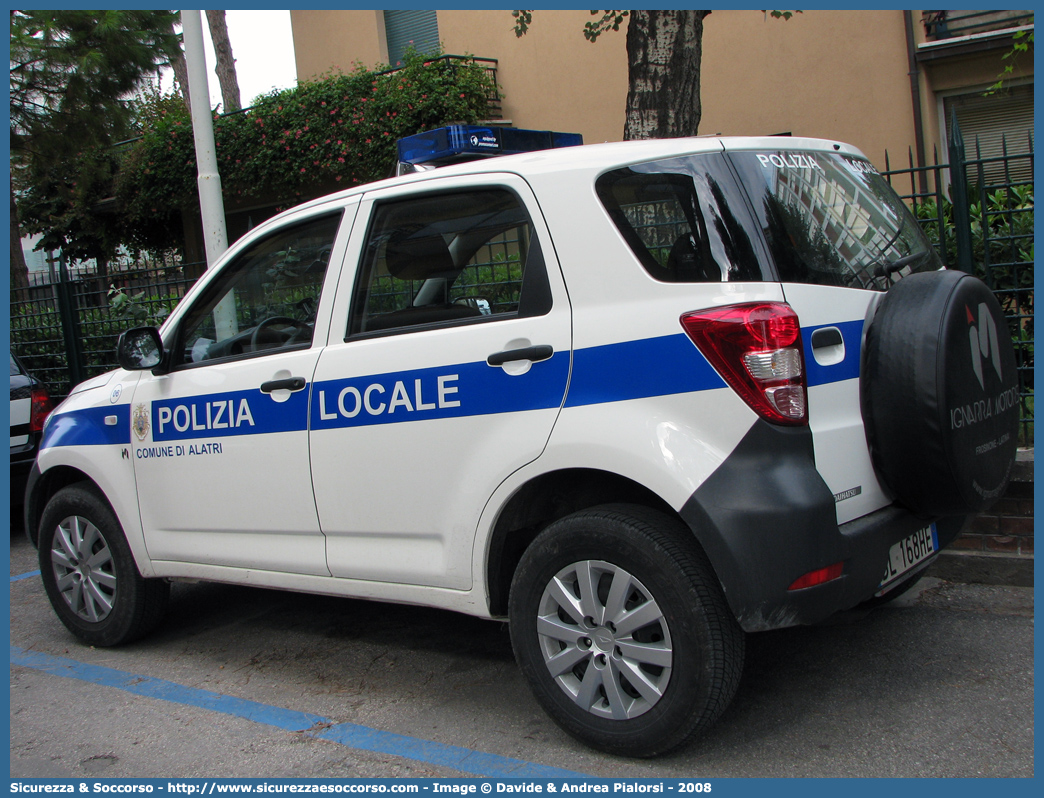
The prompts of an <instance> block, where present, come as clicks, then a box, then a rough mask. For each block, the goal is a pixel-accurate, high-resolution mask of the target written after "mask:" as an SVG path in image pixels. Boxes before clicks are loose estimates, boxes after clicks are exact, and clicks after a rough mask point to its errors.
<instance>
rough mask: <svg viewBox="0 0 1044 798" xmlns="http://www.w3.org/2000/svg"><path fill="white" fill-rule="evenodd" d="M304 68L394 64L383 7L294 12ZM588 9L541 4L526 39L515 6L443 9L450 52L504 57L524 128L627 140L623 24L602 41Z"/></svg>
mask: <svg viewBox="0 0 1044 798" xmlns="http://www.w3.org/2000/svg"><path fill="white" fill-rule="evenodd" d="M290 19H291V24H292V27H293V34H294V50H295V55H296V61H297V75H298V78H299V79H300V80H302V81H304V80H308V79H310V78H316V77H319V76H321V75H323V74H324V73H326V72H329V71H330V70H335V71H336V70H340V71H343V72H348V71H350V70H351V68H352V65H353V64H354V63H356V62H359V63H362V64H363V65H364V66H366V67H371V68H372V67H374V66H376V65H377V64H383V63H387V61H388V45H387V41H386V39H385V36H384V17H383V12H381V11H291V12H290ZM589 19H590V15H589V14H588V13H587V12H586V11H536V12H534V14H533V25H532V26H531V27H530V29H529V32H528V33H527V34H526V35H525V36H523V37H522V38H518V37H516V36H515V33H514V18H513V17H512V16H511V12H510V11H507V10H497V11H439V12H438V25H439V38H440V39H441V41H442V44H443V48H444V50H445V52H447V53H451V54H453V55H473V56H477V57H482V58H496V59H497V60H498V62H499V64H498V70H499V72H498V82H499V83H500V87H501V93H502V95H503V103H502V108H503V115H504V118H505V120H509V121H510V122H511V124H513V125H515V126H517V127H523V128H531V129H535V130H558V131H563V132H567V133H582V134H583V136H584V141H585V142H587V143H589V144H590V143H594V142H599V141H619V140H620V139H621V138H622V136H623V112H624V104H625V103H626V100H627V55H626V50H625V36H624V32H623V31H622V30H621V31H619V32H616V33H610V34H606V35H604V36H602V37H601V38H600V39H599V41H597V42H595V43H591V42H588V41H587V40H586V39H585V38H584V35H583V30H584V23H585V22H587V21H588V20H589Z"/></svg>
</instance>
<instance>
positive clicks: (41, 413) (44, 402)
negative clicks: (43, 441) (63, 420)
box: [29, 385, 54, 432]
mask: <svg viewBox="0 0 1044 798" xmlns="http://www.w3.org/2000/svg"><path fill="white" fill-rule="evenodd" d="M52 410H54V403H53V402H52V401H51V397H50V396H49V395H48V393H47V389H46V388H44V387H43V386H42V385H37V386H35V387H34V388H33V402H32V410H31V411H30V414H29V429H30V431H32V432H42V431H43V426H44V421H46V420H47V416H48V415H50V413H51V411H52Z"/></svg>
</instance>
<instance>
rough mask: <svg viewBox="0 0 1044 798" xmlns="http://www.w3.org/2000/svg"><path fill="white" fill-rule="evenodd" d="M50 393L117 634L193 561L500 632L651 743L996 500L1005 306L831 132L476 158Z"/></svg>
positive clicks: (910, 571)
mask: <svg viewBox="0 0 1044 798" xmlns="http://www.w3.org/2000/svg"><path fill="white" fill-rule="evenodd" d="M119 355H120V363H121V366H122V367H121V368H120V369H118V370H116V371H113V372H111V373H109V374H105V375H103V376H101V377H98V378H96V379H92V380H89V381H88V382H86V383H84V384H82V385H80V386H79V387H78V388H77V389H76V390H75V392H74V393H73V394H72V395H71V396H69V398H68V399H67V400H66V401H65V402H64V403H63V404H62V405H61V406H60V407H59V408H58V409H57V410H55V412H54V413H53V414H52V415H51V416H50V419H49V421H48V424H47V427H46V430H45V433H44V438H43V441H42V445H41V451H40V454H39V458H38V460H37V464H36V467H35V469H34V472H33V473H32V475H31V477H30V484H29V487H28V491H27V501H26V514H27V522H26V528H27V529H28V530H29V531H30V535H31V537H32V538H33V540H34V542H35V543H36V544H37V545H38V548H39V551H40V562H41V568H42V573H43V581H44V585H45V586H46V590H47V593H48V596H49V597H50V600H51V602H52V604H53V605H54V609H55V611H56V613H57V614H58V617H59V618H60V619H61V621H62V622H63V623H64V624H65V625H66V626H67V627H68V628H69V629H70V630H71V631H72V632H73V633H74V634H76V635H77V636H78V637H80V638H81V639H83V640H84V641H86V642H88V643H91V644H93V645H115V644H118V643H122V642H125V641H128V640H131V639H134V638H136V637H139V636H141V635H143V634H144V633H146V632H147V631H149V629H150V628H152V627H153V626H154V625H155V624H156V623H157V622H158V621H159V620H160V618H161V616H162V614H163V612H164V609H165V604H166V600H167V596H168V591H169V582H170V580H173V579H180V578H187V579H202V580H212V581H216V582H228V583H236V584H248V585H258V586H264V587H270V588H280V589H287V590H298V591H307V592H311V593H323V594H329V595H338V596H352V597H356V598H369V599H375V600H379V601H393V602H402V603H407V604H420V605H428V606H433V607H441V608H446V609H451V610H457V611H460V612H464V613H469V614H472V615H477V616H481V617H488V618H505V619H507V620H508V621H509V622H510V628H511V638H512V642H513V644H514V648H515V651H516V654H517V658H518V662H519V664H520V667H521V668H522V670H523V672H524V673H525V675H526V678H527V679H528V680H529V682H530V683H531V685H532V688H533V691H534V693H535V694H536V697H537V698H538V699H539V701H540V703H541V704H542V705H543V706H544V707H545V709H546V710H547V711H548V712H549V713H550V715H551V716H552V717H553V718H554V719H555V721H556V722H557V723H559V724H560V725H561V726H562V727H563V728H564V729H565V730H566V731H568V732H569V733H570V734H573V735H575V736H576V737H578V738H580V739H581V740H583V741H585V742H587V743H588V744H590V745H593V746H595V747H598V748H601V749H604V750H607V751H610V752H615V753H619V754H626V755H635V756H650V755H655V754H658V753H662V752H665V751H668V750H671V749H673V748H675V747H677V746H680V745H682V744H683V743H685V742H686V741H688V740H690V739H692V738H693V737H694V736H695V735H697V734H698V733H700V732H701V731H703V730H705V729H706V728H707V727H708V726H709V725H710V724H712V723H713V722H714V720H715V719H716V718H717V717H718V716H719V715H720V714H721V713H722V712H723V711H724V709H725V708H726V707H727V705H728V704H729V701H730V700H731V698H732V696H733V694H734V693H735V691H736V688H737V684H738V682H739V678H740V672H741V669H742V664H743V656H744V639H745V632H752V631H757V630H765V629H775V628H780V627H785V626H790V625H794V624H804V623H813V622H816V621H819V620H821V619H823V618H825V617H827V616H828V615H830V614H831V613H834V612H836V611H839V610H844V609H846V608H850V607H853V606H855V605H857V604H861V603H864V602H867V601H881V600H886V599H888V598H890V597H892V596H894V595H897V594H898V593H899V592H901V591H902V590H903V589H904V588H905V587H906V586H908V585H909V584H910V583H911V582H912V581H913V580H914V579H916V578H917V576H918V575H919V570H920V569H923V568H924V567H925V565H926V564H927V563H928V562H929V561H930V560H931V558H932V557H933V556H934V555H935V554H936V552H938V551H939V549H940V548H941V547H943V546H945V545H946V544H947V543H948V542H950V541H951V540H952V539H953V538H954V537H955V536H956V534H957V532H958V530H959V528H960V526H961V523H962V520H963V517H964V516H965V515H967V514H969V513H972V512H975V511H978V510H980V509H982V508H984V507H985V506H986V505H988V504H989V503H990V502H991V501H992V500H993V499H995V498H996V497H998V496H999V495H1000V494H1001V492H1002V491H1003V490H1004V487H1005V484H1006V482H1007V479H1008V476H1009V472H1010V470H1011V467H1012V463H1013V461H1014V454H1015V447H1016V436H1015V429H1016V422H1017V416H1018V396H1017V393H1018V391H1017V387H1016V379H1015V362H1014V355H1013V350H1012V347H1011V342H1010V340H1009V338H1008V334H1007V328H1006V325H1005V320H1004V315H1003V312H1002V309H1001V307H1000V306H999V305H998V303H997V301H996V300H995V299H994V296H993V294H992V293H991V292H990V291H989V290H987V288H986V287H985V286H984V285H983V284H982V283H981V282H979V281H978V280H976V279H975V278H973V277H970V276H968V275H965V274H963V273H960V272H952V271H945V270H940V263H939V261H938V260H937V256H936V254H935V253H934V251H933V250H932V247H931V246H930V244H929V242H928V241H927V240H926V239H925V237H924V235H923V234H922V233H921V231H920V230H919V228H918V226H917V224H916V223H915V221H914V219H913V218H912V216H911V215H910V213H909V212H908V211H907V209H906V208H905V207H904V206H903V204H902V202H901V201H900V200H899V199H898V198H897V196H896V195H895V194H894V193H893V191H892V190H891V189H890V188H889V187H888V185H887V183H886V182H885V180H884V179H883V178H882V177H881V176H880V175H879V174H878V173H877V171H876V170H875V169H874V167H873V166H872V165H871V164H870V163H869V162H868V161H867V160H866V158H865V157H864V156H863V155H861V154H860V153H859V152H858V151H856V150H855V149H853V148H851V147H849V146H846V145H844V144H838V143H834V142H828V141H819V140H810V139H798V138H744V139H730V138H698V139H677V140H669V141H644V142H630V143H620V144H605V145H595V146H581V147H565V148H558V149H548V150H546V151H540V152H530V153H524V154H520V155H510V156H505V157H499V158H491V159H486V160H480V161H474V162H471V163H464V164H459V165H453V166H447V167H444V168H439V169H432V170H429V171H422V172H419V173H416V174H410V175H406V176H402V177H397V178H393V179H390V180H387V181H382V182H378V183H373V184H370V185H364V186H360V187H358V188H355V189H352V190H349V191H345V192H342V193H339V194H334V195H332V196H329V197H326V198H324V199H320V200H316V201H314V202H310V203H307V204H305V205H302V206H300V207H298V208H295V209H293V210H291V211H288V212H286V213H283V214H282V215H280V216H278V217H276V218H274V219H272V220H270V221H268V222H266V223H265V224H263V225H261V226H260V227H258V228H256V229H255V230H253V231H251V232H250V233H249V234H248V235H246V236H245V237H243V238H242V239H240V240H239V241H238V242H237V243H236V244H235V245H233V246H232V247H231V249H229V251H228V252H227V254H226V255H225V256H223V257H222V258H221V260H220V261H219V263H218V264H217V265H216V266H215V268H213V269H212V270H210V271H209V272H208V273H207V274H206V275H205V276H204V277H203V278H202V279H200V280H199V282H198V283H197V285H196V286H195V287H194V288H193V289H192V291H191V292H190V293H189V294H188V295H187V296H186V297H185V299H184V300H183V301H182V302H181V304H180V305H179V306H178V307H177V309H176V310H175V311H174V312H173V313H172V314H171V316H170V318H169V319H168V320H167V321H166V323H165V324H164V325H163V327H162V328H161V329H160V330H155V329H151V328H144V329H137V330H133V331H130V332H128V333H126V334H125V335H124V336H123V338H122V339H121V342H120V346H119Z"/></svg>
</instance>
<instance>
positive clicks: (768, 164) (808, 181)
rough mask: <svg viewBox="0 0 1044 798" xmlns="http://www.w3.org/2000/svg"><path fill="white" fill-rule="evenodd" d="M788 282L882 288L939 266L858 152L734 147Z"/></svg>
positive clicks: (739, 169) (914, 224)
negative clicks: (902, 277) (849, 154)
mask: <svg viewBox="0 0 1044 798" xmlns="http://www.w3.org/2000/svg"><path fill="white" fill-rule="evenodd" d="M729 157H730V160H731V161H732V163H733V166H734V168H735V169H736V171H737V172H738V173H739V175H740V181H741V183H742V184H743V185H744V186H745V187H746V188H747V191H748V192H749V194H750V199H751V202H752V204H753V207H754V212H755V214H756V215H757V217H758V220H759V222H760V223H761V226H762V228H763V230H764V233H765V238H766V240H767V241H768V244H769V248H770V250H771V252H772V256H773V259H774V260H775V263H776V268H777V270H778V272H779V278H780V280H782V281H783V282H797V283H812V284H816V285H834V286H842V287H846V288H870V289H877V290H885V289H887V288H888V286H889V285H890V284H891V283H892V281H894V280H896V279H898V278H899V277H901V276H903V275H906V274H910V273H912V272H921V271H931V270H935V269H939V268H941V267H942V264H941V263H940V261H939V259H938V256H937V255H936V253H935V250H934V249H933V248H932V246H931V244H930V243H929V242H928V240H927V238H926V237H925V235H924V233H923V232H922V231H921V229H920V227H918V225H917V222H916V220H915V219H914V218H913V215H912V214H911V213H910V211H909V210H908V209H907V208H906V206H905V205H904V204H903V202H902V200H901V199H899V197H898V196H897V195H896V193H895V192H894V191H893V190H892V188H891V186H889V185H888V183H887V182H886V181H885V179H884V178H883V177H882V176H881V175H880V174H879V173H878V171H877V169H875V168H874V166H873V164H871V163H870V162H869V161H865V160H863V159H861V158H854V157H851V156H848V155H842V154H841V153H824V152H803V151H795V150H786V151H782V150H781V151H764V152H733V153H730V156H729Z"/></svg>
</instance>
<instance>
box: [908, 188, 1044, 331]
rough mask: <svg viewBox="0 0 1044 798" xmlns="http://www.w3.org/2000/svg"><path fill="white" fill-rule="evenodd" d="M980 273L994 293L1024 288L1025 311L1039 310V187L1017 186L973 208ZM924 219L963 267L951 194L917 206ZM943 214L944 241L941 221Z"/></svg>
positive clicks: (992, 194)
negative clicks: (1035, 244) (1034, 265)
mask: <svg viewBox="0 0 1044 798" xmlns="http://www.w3.org/2000/svg"><path fill="white" fill-rule="evenodd" d="M968 212H969V216H970V217H971V234H972V259H973V261H974V264H975V274H976V275H977V276H978V277H979V278H980V279H982V280H984V281H985V282H986V283H987V284H988V285H990V287H991V288H993V290H994V291H1012V292H1014V291H1019V293H1018V295H1017V296H1018V297H1019V298H1018V300H1017V301H1018V303H1019V305H1020V308H1021V309H1020V312H1021V313H1028V314H1030V315H1032V313H1033V293H1032V289H1033V270H1032V268H1028V267H1027V266H1026V265H1024V264H1032V263H1033V262H1034V260H1033V215H1034V214H1033V186H1032V185H1013V186H1009V187H1007V188H1001V189H997V190H996V191H993V192H990V193H988V194H986V203H985V207H983V203H982V201H981V200H977V201H974V202H971V203H970V204H969V206H968ZM916 214H917V219H918V221H920V222H921V225H922V227H924V228H925V231H926V232H927V233H928V237H929V238H930V239H931V241H932V243H933V244H934V245H935V246H936V248H937V249H938V250H939V251H940V253H941V254H942V255H943V257H944V260H945V261H946V263H947V264H949V265H950V266H951V267H954V266H956V265H957V243H956V242H957V239H956V234H955V228H954V221H953V206H952V204H951V203H950V201H949V200H948V199H946V198H943V200H942V208H941V213H940V208H939V207H938V205H937V204H936V202H935V201H934V200H928V201H926V202H922V203H920V204H919V205H918V206H917V208H916ZM940 216H941V218H942V228H941V242H940V225H939V219H940Z"/></svg>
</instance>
